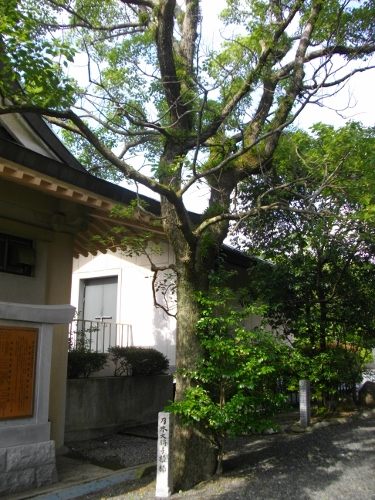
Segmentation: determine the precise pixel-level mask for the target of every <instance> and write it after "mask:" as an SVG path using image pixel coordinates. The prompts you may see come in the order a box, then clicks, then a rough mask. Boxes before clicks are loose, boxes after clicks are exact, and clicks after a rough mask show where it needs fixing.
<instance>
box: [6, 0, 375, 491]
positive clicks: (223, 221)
mask: <svg viewBox="0 0 375 500" xmlns="http://www.w3.org/2000/svg"><path fill="white" fill-rule="evenodd" d="M202 1H203V0H201V1H199V0H185V1H184V2H177V1H176V0H105V1H103V0H100V1H99V0H33V1H31V0H24V1H23V2H18V1H17V0H2V1H1V2H0V12H1V21H0V22H1V34H2V38H1V55H0V58H1V62H2V71H1V76H2V78H1V86H0V95H1V106H0V114H6V113H26V112H35V113H39V114H41V115H43V116H44V117H45V118H46V119H47V120H48V121H49V122H50V123H51V124H53V125H55V126H57V127H60V128H61V129H63V130H64V131H65V133H66V134H67V136H68V137H69V139H70V143H71V145H72V139H71V137H72V134H73V135H75V136H76V137H77V141H78V142H75V147H76V150H77V151H78V152H80V155H81V158H83V159H85V158H86V159H87V161H88V164H89V166H90V165H91V166H93V167H94V169H93V171H94V173H95V174H97V175H98V174H101V175H104V176H105V175H106V174H105V172H108V169H110V170H111V171H112V174H113V173H114V172H117V175H119V176H120V177H121V176H122V177H124V178H126V179H128V180H129V181H131V182H133V183H136V184H141V185H143V186H146V187H148V188H150V189H151V190H152V191H154V193H156V194H158V195H159V196H160V199H161V222H162V224H163V227H164V232H165V235H166V238H167V239H168V241H169V242H170V244H171V246H172V247H173V249H174V252H175V256H176V263H175V266H174V271H175V273H176V275H177V280H178V327H177V366H178V367H179V368H183V367H185V368H186V369H188V370H189V371H193V370H194V365H195V360H196V359H197V358H199V357H200V356H201V354H202V346H201V345H200V343H199V341H198V339H197V337H196V335H195V325H196V322H197V320H198V318H199V316H200V306H199V304H198V302H197V300H196V292H197V291H199V290H205V289H206V288H207V286H208V273H209V270H210V269H211V267H212V265H213V262H214V260H215V258H216V256H217V254H218V251H219V248H220V245H221V243H222V242H223V240H224V238H225V237H226V236H227V232H228V227H229V223H230V221H243V220H246V218H248V217H250V216H253V215H255V214H257V213H258V212H259V211H262V210H269V209H272V208H273V207H275V206H279V205H280V202H279V201H277V202H276V204H275V205H272V204H270V205H268V206H260V205H259V206H255V207H253V208H251V210H249V211H246V212H241V211H239V210H238V208H237V207H238V206H237V204H236V189H237V187H238V185H239V183H240V182H241V181H243V180H244V179H246V178H249V177H252V176H253V175H255V174H257V173H259V172H260V171H261V170H264V169H266V170H267V169H269V168H270V167H271V165H272V157H273V154H274V151H275V149H276V147H277V144H278V142H279V138H280V136H281V134H282V133H283V130H284V128H285V127H286V126H288V125H289V124H290V123H291V122H292V121H293V120H294V118H295V116H296V115H297V114H298V113H300V111H301V110H302V109H303V108H304V107H305V106H306V105H307V104H308V103H309V102H311V101H318V99H319V98H322V97H323V96H326V95H327V93H328V94H329V93H330V92H336V91H337V90H338V89H340V88H341V87H342V86H343V84H345V82H346V81H347V80H348V79H349V78H350V76H351V75H352V74H353V73H355V72H358V71H365V70H366V69H367V68H368V67H369V64H368V62H366V59H367V58H368V57H369V56H371V54H372V53H373V52H374V51H375V44H374V43H373V40H374V32H375V26H374V23H373V19H374V14H375V3H374V1H373V0H369V1H359V2H351V1H348V0H283V1H262V0H228V1H227V9H226V10H225V12H224V14H223V17H222V21H223V23H224V24H228V25H231V26H232V29H231V30H228V32H227V33H230V32H231V33H233V34H231V35H229V34H227V35H226V39H225V43H224V44H223V45H222V46H221V47H217V48H215V50H208V49H207V48H206V47H204V46H203V44H202V43H201V40H202V36H201V27H202V23H201V21H202V20H201V13H200V4H201V2H202ZM75 53H77V54H78V53H79V54H80V58H79V63H80V64H81V65H82V64H84V65H85V70H84V71H83V70H82V73H83V72H84V73H85V75H84V76H85V80H84V79H80V81H78V82H77V81H75V80H74V77H73V76H72V74H74V73H77V70H75V71H74V72H73V71H72V70H71V69H70V65H69V61H72V60H73V58H74V55H75ZM13 78H17V79H18V81H19V82H20V83H21V86H22V88H21V89H20V88H19V87H18V86H17V85H14V83H12V79H13ZM140 156H141V157H142V158H143V161H144V162H148V163H149V164H150V165H151V166H152V169H151V171H150V175H147V171H145V170H141V168H140V167H141V166H142V162H140V161H139V160H138V161H134V158H136V157H140ZM143 171H145V173H143ZM202 184H203V185H205V186H206V187H207V189H208V190H209V200H208V209H207V210H206V212H205V213H204V215H203V216H202V217H201V218H200V220H199V221H198V222H197V220H196V219H193V218H192V217H191V215H190V214H189V212H188V211H187V209H186V207H185V205H184V200H183V195H184V194H185V193H187V192H188V191H189V190H191V189H192V188H193V186H196V185H202ZM144 210H146V209H145V207H141V211H144ZM151 216H152V214H151ZM190 383H192V382H191V381H189V380H187V379H185V378H183V377H182V376H181V375H178V377H177V399H181V398H183V396H184V392H185V390H186V389H187V387H188V385H189V384H190ZM216 462H217V450H216V449H215V446H214V445H213V443H212V440H211V439H210V436H208V435H207V433H204V432H202V429H200V428H199V426H194V427H189V428H185V427H183V426H179V425H178V426H177V432H176V453H175V484H176V487H178V488H182V489H184V488H188V487H189V486H191V485H192V484H194V483H196V482H199V481H201V480H202V479H205V478H207V477H208V476H209V475H210V474H212V473H213V472H214V470H215V466H216Z"/></svg>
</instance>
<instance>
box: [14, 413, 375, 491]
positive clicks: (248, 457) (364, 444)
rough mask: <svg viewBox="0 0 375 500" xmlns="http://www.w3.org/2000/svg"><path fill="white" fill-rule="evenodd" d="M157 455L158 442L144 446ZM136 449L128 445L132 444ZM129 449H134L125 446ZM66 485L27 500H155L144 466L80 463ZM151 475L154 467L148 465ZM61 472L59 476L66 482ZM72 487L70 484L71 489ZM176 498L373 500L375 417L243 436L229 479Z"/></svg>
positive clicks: (233, 450)
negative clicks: (111, 467)
mask: <svg viewBox="0 0 375 500" xmlns="http://www.w3.org/2000/svg"><path fill="white" fill-rule="evenodd" d="M327 425H328V424H327ZM145 441H147V442H148V443H149V445H150V447H151V448H152V449H154V447H155V441H153V442H152V441H151V440H145ZM130 448H131V446H130ZM127 451H128V453H131V450H130V449H129V443H127ZM66 461H67V462H69V461H70V463H73V464H75V463H76V464H77V467H76V466H75V465H74V467H75V469H76V470H75V471H74V472H75V474H74V475H72V472H73V470H71V469H72V466H71V465H70V466H69V467H68V466H67V470H66V473H65V474H66V481H65V482H64V480H63V481H62V482H61V483H59V484H56V485H54V486H52V487H50V488H48V490H47V491H46V490H45V489H44V491H39V492H38V491H35V490H34V491H33V492H30V494H29V495H27V493H26V494H23V495H15V496H14V497H13V498H17V500H19V499H20V498H22V500H24V499H26V498H28V499H29V498H33V499H34V500H37V499H39V498H40V499H43V500H58V499H61V500H63V499H64V500H68V499H73V498H74V499H77V500H102V499H103V500H104V499H106V500H141V499H142V500H151V499H152V500H154V499H155V474H148V475H146V476H145V477H142V478H141V479H138V478H139V477H140V476H141V474H140V473H139V472H140V471H141V469H142V468H141V467H138V468H135V469H126V470H124V469H123V470H122V471H118V472H114V471H109V470H108V469H103V468H101V467H95V466H92V465H88V464H84V463H78V462H77V461H74V460H72V459H66ZM149 469H150V470H154V467H150V468H149ZM61 473H63V470H61V471H60V475H62V477H61V479H64V477H63V476H64V474H61ZM72 481H73V483H72ZM170 498H171V500H174V499H187V500H188V499H194V500H204V499H216V500H240V499H250V500H252V499H254V500H255V499H256V500H289V499H290V500H343V499H345V500H375V412H368V413H367V417H365V418H356V419H352V420H350V421H349V422H347V423H343V424H342V425H336V426H329V427H321V428H317V427H316V426H315V428H314V430H311V431H308V432H306V433H301V434H295V433H292V434H274V435H267V436H252V437H240V438H236V439H233V440H229V441H228V453H227V457H226V459H225V461H224V474H223V475H222V476H219V477H216V478H213V479H212V480H210V481H207V482H206V483H203V484H200V485H198V486H197V487H195V488H194V489H192V490H190V491H187V492H180V493H175V494H173V495H172V496H171V497H170Z"/></svg>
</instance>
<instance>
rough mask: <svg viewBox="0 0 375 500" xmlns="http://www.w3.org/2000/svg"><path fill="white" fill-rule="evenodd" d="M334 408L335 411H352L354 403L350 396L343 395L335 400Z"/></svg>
mask: <svg viewBox="0 0 375 500" xmlns="http://www.w3.org/2000/svg"><path fill="white" fill-rule="evenodd" d="M336 410H337V411H354V410H355V404H354V401H353V398H351V397H350V396H345V397H343V398H340V399H339V400H338V401H337V404H336Z"/></svg>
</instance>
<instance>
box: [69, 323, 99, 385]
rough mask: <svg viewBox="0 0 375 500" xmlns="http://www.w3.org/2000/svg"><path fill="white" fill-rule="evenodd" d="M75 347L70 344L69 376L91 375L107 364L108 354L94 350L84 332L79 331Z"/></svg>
mask: <svg viewBox="0 0 375 500" xmlns="http://www.w3.org/2000/svg"><path fill="white" fill-rule="evenodd" d="M78 333H79V335H77V337H76V338H77V342H76V345H75V347H72V345H71V343H70V345H69V352H68V373H67V376H68V378H79V377H81V376H83V377H86V378H87V377H89V376H90V375H91V373H93V372H98V371H100V370H101V369H102V368H104V366H106V365H107V355H106V354H104V353H102V352H92V351H91V347H90V344H91V342H90V340H89V339H87V337H86V335H85V333H84V332H78Z"/></svg>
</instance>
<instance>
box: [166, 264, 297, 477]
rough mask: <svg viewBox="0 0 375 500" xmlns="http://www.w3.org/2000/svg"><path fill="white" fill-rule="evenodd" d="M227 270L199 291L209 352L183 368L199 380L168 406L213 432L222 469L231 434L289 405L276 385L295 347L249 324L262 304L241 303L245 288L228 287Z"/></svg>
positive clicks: (268, 423)
mask: <svg viewBox="0 0 375 500" xmlns="http://www.w3.org/2000/svg"><path fill="white" fill-rule="evenodd" d="M223 274H224V273H223V272H222V271H221V272H220V273H215V272H212V273H211V276H210V285H211V286H210V291H209V293H208V294H204V293H200V294H199V295H198V302H199V304H200V305H201V308H202V317H201V318H200V320H199V321H198V323H197V335H198V338H199V341H200V343H201V345H202V347H203V349H204V352H205V355H204V356H203V357H202V358H201V359H200V360H199V362H198V364H197V368H196V369H195V370H194V371H191V372H190V371H188V370H184V371H183V376H184V377H187V378H189V379H192V380H194V385H193V384H192V387H191V388H190V389H188V391H187V392H186V395H185V399H184V400H183V401H178V402H175V403H173V404H171V405H170V406H168V407H167V408H166V409H167V410H168V411H172V412H174V413H176V414H178V415H181V417H182V422H183V423H184V424H189V423H191V422H194V421H195V422H197V421H199V422H201V423H203V425H204V427H205V428H207V429H210V430H211V431H212V432H213V436H214V439H215V441H216V445H217V448H218V450H219V452H218V466H217V470H216V472H217V473H220V472H221V471H222V459H223V455H224V451H225V443H226V438H227V436H228V435H229V436H231V437H234V436H237V435H238V434H240V433H243V432H254V431H258V432H261V431H263V430H264V429H266V428H269V427H273V426H274V425H273V423H272V420H271V417H272V415H274V414H275V413H276V412H278V411H281V409H283V408H285V404H284V403H285V396H283V395H282V394H280V393H278V392H277V391H275V388H276V386H277V379H278V378H279V377H280V376H281V375H282V373H283V371H284V369H285V365H286V363H288V360H289V358H290V349H289V348H288V347H287V346H286V345H285V344H281V343H279V342H277V340H276V339H275V337H274V336H273V335H272V333H271V332H266V331H264V330H263V329H262V328H255V329H253V330H251V331H250V330H248V329H247V328H246V326H245V321H246V319H247V318H248V317H249V315H250V314H255V315H257V314H259V313H260V312H261V308H260V307H259V306H256V305H252V304H243V303H242V305H241V297H242V296H243V295H244V294H243V293H241V292H238V293H235V292H233V289H232V288H229V287H225V286H224V285H223V284H222V283H223V281H224V280H223ZM227 276H228V273H227ZM245 295H246V294H245Z"/></svg>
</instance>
